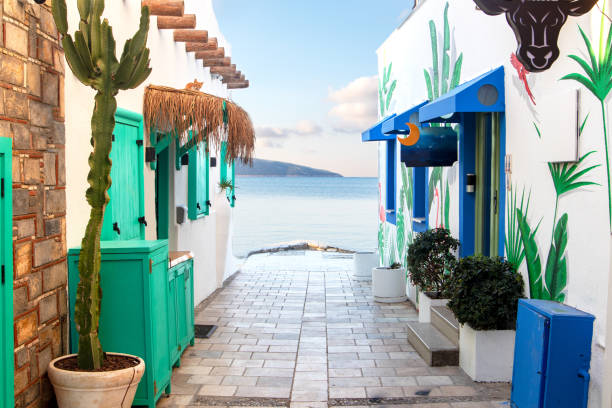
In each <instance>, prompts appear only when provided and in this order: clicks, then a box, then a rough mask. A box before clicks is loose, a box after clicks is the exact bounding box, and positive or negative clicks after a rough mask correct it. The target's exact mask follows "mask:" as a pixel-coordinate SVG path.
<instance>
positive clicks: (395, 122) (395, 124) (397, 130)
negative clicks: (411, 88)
mask: <svg viewBox="0 0 612 408" xmlns="http://www.w3.org/2000/svg"><path fill="white" fill-rule="evenodd" d="M427 103H428V102H427V101H425V102H422V103H420V104H418V105H417V106H414V107H412V108H410V109H408V110H407V111H405V112H402V113H400V114H399V115H396V116H392V117H390V118H389V119H387V120H385V121H384V122H383V124H382V129H381V131H382V133H383V134H385V135H398V134H406V132H407V131H408V126H407V125H406V123H408V122H411V120H410V116H412V114H414V113H417V114H418V112H419V109H421V108H422V107H423V106H425V105H427ZM413 123H414V124H415V125H418V126H420V123H419V121H417V122H413Z"/></svg>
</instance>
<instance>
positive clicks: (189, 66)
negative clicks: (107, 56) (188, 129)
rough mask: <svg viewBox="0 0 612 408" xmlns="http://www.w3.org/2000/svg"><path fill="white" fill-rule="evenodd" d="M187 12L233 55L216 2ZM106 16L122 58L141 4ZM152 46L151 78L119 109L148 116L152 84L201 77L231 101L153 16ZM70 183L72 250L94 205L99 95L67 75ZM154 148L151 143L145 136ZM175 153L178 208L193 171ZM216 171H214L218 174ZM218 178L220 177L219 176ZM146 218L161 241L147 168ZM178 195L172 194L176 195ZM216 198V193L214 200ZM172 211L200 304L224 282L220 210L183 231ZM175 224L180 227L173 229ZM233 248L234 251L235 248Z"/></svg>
mask: <svg viewBox="0 0 612 408" xmlns="http://www.w3.org/2000/svg"><path fill="white" fill-rule="evenodd" d="M70 4H71V7H70V9H69V21H70V31H71V32H73V31H74V30H75V29H76V27H77V24H78V11H77V9H76V5H75V4H76V3H74V2H72V3H70ZM185 13H186V14H196V16H197V29H205V30H208V34H209V37H216V38H217V39H218V42H219V46H221V47H224V48H225V52H226V55H230V54H231V46H230V44H229V43H227V41H225V38H224V37H223V35H222V34H221V32H220V31H219V27H218V24H217V21H216V18H215V15H214V10H213V6H212V0H185ZM104 17H106V18H108V19H109V21H110V23H111V25H112V26H113V33H114V36H115V40H116V42H117V54H118V55H120V53H121V50H122V49H123V43H124V42H125V40H127V39H129V38H130V37H131V36H132V35H133V34H134V32H135V31H136V30H137V29H138V24H139V19H140V1H134V0H130V1H127V0H120V1H117V0H113V1H112V2H111V1H107V2H106V10H105V12H104ZM147 46H148V47H149V49H150V50H151V67H152V68H153V72H152V73H151V76H150V77H149V78H148V79H147V80H146V81H145V83H144V84H142V85H141V86H140V87H138V88H137V89H135V90H129V91H122V92H120V93H119V95H118V97H117V104H118V106H119V107H121V108H124V109H127V110H130V111H133V112H138V113H142V105H143V95H144V90H145V87H146V86H147V85H149V84H155V85H163V86H170V87H175V88H179V89H182V88H184V87H185V85H186V84H187V83H189V82H191V81H193V80H194V78H197V79H198V80H199V81H202V82H204V85H203V88H202V91H203V92H207V93H211V94H214V95H217V96H220V97H226V98H228V97H230V96H231V92H230V91H228V90H227V89H226V87H225V85H223V84H222V83H221V81H219V80H215V81H213V80H212V78H211V76H210V72H209V69H208V68H204V67H203V64H202V61H201V60H196V59H195V56H194V53H187V52H185V45H184V43H176V42H174V40H173V30H158V29H157V18H156V17H151V23H150V30H149V40H148V43H147ZM65 91H66V140H67V142H66V183H67V227H66V236H67V242H68V247H69V248H71V247H74V246H78V245H80V241H81V238H82V236H83V233H84V231H85V226H86V224H87V220H88V218H89V206H88V204H87V202H86V201H85V191H86V189H87V179H86V176H87V172H88V163H87V158H88V154H89V152H90V151H91V145H90V143H89V140H90V117H91V112H92V110H93V107H94V103H93V98H94V95H95V92H94V91H93V90H92V89H90V88H86V87H85V86H83V85H82V84H81V83H80V82H78V81H77V80H76V78H75V77H74V76H73V75H72V74H71V73H70V72H67V74H66V85H65ZM145 139H146V140H147V142H146V143H148V138H147V137H145ZM173 158H174V153H173V151H171V167H172V169H173V170H172V171H171V172H170V174H173V175H175V179H174V180H171V187H172V188H173V189H174V191H175V197H174V200H175V202H176V203H178V204H186V201H187V192H186V190H187V170H186V168H185V169H184V170H182V171H180V172H176V171H175V170H174V162H173ZM213 170H214V169H213ZM215 174H216V176H215ZM144 176H145V177H144V180H145V217H146V219H147V221H148V226H147V228H146V239H156V238H157V237H156V223H155V172H154V171H152V170H151V169H150V167H149V166H148V165H145V169H144ZM218 178H219V176H218V172H216V173H215V171H213V172H212V175H211V184H212V185H213V186H216V184H217V182H218ZM171 191H172V190H171ZM212 196H213V195H212V194H211V197H212ZM174 208H175V207H174V206H171V207H170V209H171V214H170V219H171V228H170V229H171V231H170V240H169V241H170V249H171V250H173V249H174V250H191V251H192V252H193V253H194V254H195V274H194V276H195V300H196V302H198V303H199V302H200V301H201V300H203V299H204V298H206V296H208V295H209V294H210V293H211V292H212V291H214V290H215V289H216V288H217V286H219V284H220V283H219V282H217V279H216V274H215V271H216V256H215V251H216V250H215V244H216V239H215V237H216V228H217V226H216V224H215V210H214V203H213V210H212V211H211V215H210V216H208V217H205V218H202V219H199V220H197V221H187V222H186V223H185V224H183V225H181V226H178V225H176V224H175V221H176V217H175V214H174V212H173V210H174ZM173 223H174V224H173ZM230 247H231V246H230Z"/></svg>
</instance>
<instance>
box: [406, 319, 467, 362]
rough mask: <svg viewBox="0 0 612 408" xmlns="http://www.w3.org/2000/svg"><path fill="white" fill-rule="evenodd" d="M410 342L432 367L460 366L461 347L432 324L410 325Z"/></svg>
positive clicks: (411, 323) (415, 323)
mask: <svg viewBox="0 0 612 408" xmlns="http://www.w3.org/2000/svg"><path fill="white" fill-rule="evenodd" d="M408 341H409V342H410V344H411V345H412V347H414V349H415V350H416V351H417V353H419V355H420V356H421V357H422V358H423V360H425V362H426V363H427V364H428V365H429V366H431V367H440V366H456V365H458V364H459V347H458V346H457V345H456V344H453V342H451V341H450V340H449V339H448V338H447V337H446V336H445V335H444V334H442V332H440V331H439V330H438V329H436V328H435V327H434V326H433V324H431V323H419V322H409V323H408Z"/></svg>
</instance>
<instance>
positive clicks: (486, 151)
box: [474, 113, 500, 257]
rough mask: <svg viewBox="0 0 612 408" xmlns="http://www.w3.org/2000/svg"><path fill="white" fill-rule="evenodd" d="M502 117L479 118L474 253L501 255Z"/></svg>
mask: <svg viewBox="0 0 612 408" xmlns="http://www.w3.org/2000/svg"><path fill="white" fill-rule="evenodd" d="M499 166H500V118H499V114H497V113H494V114H490V113H478V114H476V191H475V193H476V200H475V210H474V212H475V214H474V216H475V225H474V241H475V242H474V253H475V254H481V255H485V256H491V257H493V256H498V255H499V194H500V191H499V186H500V170H499Z"/></svg>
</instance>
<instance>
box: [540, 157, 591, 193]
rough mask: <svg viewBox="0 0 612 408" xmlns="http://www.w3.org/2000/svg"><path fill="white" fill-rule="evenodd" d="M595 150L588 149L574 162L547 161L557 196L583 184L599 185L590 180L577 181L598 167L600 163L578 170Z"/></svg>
mask: <svg viewBox="0 0 612 408" xmlns="http://www.w3.org/2000/svg"><path fill="white" fill-rule="evenodd" d="M593 153H595V151H590V152H588V153H587V154H585V155H584V156H582V157H581V158H580V160H578V162H576V163H565V162H564V163H548V170H549V171H550V176H551V177H552V180H553V184H554V186H555V192H556V193H557V197H560V196H561V195H562V194H565V193H568V192H570V191H572V190H575V189H577V188H580V187H584V186H593V185H599V184H598V183H595V182H592V181H579V180H578V179H579V178H580V177H582V176H584V175H586V174H587V173H588V172H590V171H591V170H593V169H595V168H597V167H600V166H601V165H600V164H597V165H594V166H589V167H587V168H585V169H580V170H578V168H579V166H580V165H581V164H582V162H583V161H584V160H585V159H586V158H587V157H589V156H590V155H591V154H593Z"/></svg>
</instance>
